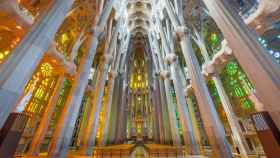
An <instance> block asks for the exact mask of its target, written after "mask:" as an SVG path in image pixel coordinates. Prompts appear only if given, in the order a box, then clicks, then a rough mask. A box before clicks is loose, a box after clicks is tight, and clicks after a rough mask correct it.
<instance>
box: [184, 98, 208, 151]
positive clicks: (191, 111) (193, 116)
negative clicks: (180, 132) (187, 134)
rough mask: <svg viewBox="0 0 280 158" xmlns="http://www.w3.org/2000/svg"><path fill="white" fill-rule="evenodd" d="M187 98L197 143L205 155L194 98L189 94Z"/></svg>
mask: <svg viewBox="0 0 280 158" xmlns="http://www.w3.org/2000/svg"><path fill="white" fill-rule="evenodd" d="M186 99H187V104H188V109H189V113H190V117H191V121H192V126H193V133H194V137H195V141H196V143H197V145H198V146H199V150H200V154H202V155H203V154H204V150H203V146H202V143H201V133H200V131H199V126H198V121H197V118H196V113H195V109H194V104H193V101H192V99H191V98H190V97H189V96H188V95H186Z"/></svg>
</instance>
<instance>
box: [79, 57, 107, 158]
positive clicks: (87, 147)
mask: <svg viewBox="0 0 280 158" xmlns="http://www.w3.org/2000/svg"><path fill="white" fill-rule="evenodd" d="M104 58H105V60H104V63H102V64H101V65H100V66H101V68H100V72H101V75H100V78H98V79H97V82H96V84H97V85H96V89H95V96H94V98H93V102H92V105H93V108H92V109H91V111H90V115H89V118H88V122H87V128H86V130H85V134H84V137H83V138H82V140H81V153H82V154H86V155H91V154H92V148H93V147H94V145H95V139H96V134H97V129H98V121H99V115H100V111H101V108H102V98H103V95H104V87H105V83H106V78H107V75H108V69H109V64H110V63H111V61H112V56H111V55H109V54H107V55H105V57H104Z"/></svg>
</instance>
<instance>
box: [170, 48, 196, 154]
mask: <svg viewBox="0 0 280 158" xmlns="http://www.w3.org/2000/svg"><path fill="white" fill-rule="evenodd" d="M166 59H167V61H168V62H169V64H170V71H171V77H172V80H173V83H174V89H175V92H176V98H177V105H178V110H179V117H180V120H181V123H182V129H183V136H184V140H185V144H186V145H187V147H188V148H190V151H189V152H190V154H198V153H199V148H198V144H197V142H196V141H195V137H194V132H193V129H192V122H191V117H190V114H189V110H188V107H187V104H186V99H185V93H184V89H182V87H183V84H182V78H181V76H180V74H179V72H178V70H180V68H179V67H178V63H177V57H176V55H175V54H169V55H168V56H167V57H166Z"/></svg>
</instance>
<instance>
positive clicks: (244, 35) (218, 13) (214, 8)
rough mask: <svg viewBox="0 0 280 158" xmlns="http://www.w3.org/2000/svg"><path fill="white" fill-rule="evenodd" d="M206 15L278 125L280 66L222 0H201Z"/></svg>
mask: <svg viewBox="0 0 280 158" xmlns="http://www.w3.org/2000/svg"><path fill="white" fill-rule="evenodd" d="M203 1H204V3H205V5H206V7H207V8H208V10H209V14H210V16H212V18H213V19H214V20H215V22H216V23H217V25H218V27H219V28H220V29H221V31H222V32H223V34H224V36H225V39H227V41H228V43H229V45H230V47H231V49H232V50H233V54H234V56H235V57H236V59H237V61H238V63H239V64H240V65H241V67H242V68H243V70H244V71H245V73H246V74H247V76H248V78H249V79H250V81H251V82H252V83H253V85H254V86H255V88H256V95H257V96H258V98H259V99H260V101H261V102H262V103H263V104H264V106H265V110H266V111H268V112H269V113H270V115H271V117H272V119H273V120H274V122H275V124H276V125H277V126H278V128H280V106H279V98H280V67H279V65H278V64H277V63H276V62H274V61H273V59H272V57H271V56H270V55H269V53H267V52H266V51H265V50H264V48H263V47H262V46H261V45H260V44H259V43H258V41H257V39H258V37H257V36H256V35H255V34H253V33H252V31H251V30H250V29H249V28H248V26H247V25H246V24H245V23H244V21H243V20H242V19H241V17H240V16H239V15H238V14H237V13H236V12H234V10H233V9H232V8H231V6H230V4H229V3H228V2H227V1H226V0H203Z"/></svg>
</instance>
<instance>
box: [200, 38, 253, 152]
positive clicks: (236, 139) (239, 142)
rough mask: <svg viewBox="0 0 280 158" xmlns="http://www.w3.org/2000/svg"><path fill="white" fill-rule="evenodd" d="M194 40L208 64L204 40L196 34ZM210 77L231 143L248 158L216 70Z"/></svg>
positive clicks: (237, 124)
mask: <svg viewBox="0 0 280 158" xmlns="http://www.w3.org/2000/svg"><path fill="white" fill-rule="evenodd" d="M195 40H196V43H197V44H198V45H199V47H200V49H201V53H202V56H203V58H204V60H205V62H206V63H208V62H210V57H209V54H208V52H207V49H206V46H205V43H204V40H203V39H202V37H201V36H200V35H198V33H197V39H195ZM210 75H212V76H211V78H212V80H213V81H214V84H215V87H216V88H217V91H218V94H219V96H220V99H221V102H222V105H223V109H224V111H225V113H226V116H227V120H228V122H229V125H230V128H231V132H232V138H233V142H234V144H235V145H236V146H237V147H238V148H239V151H240V154H241V156H242V157H244V158H248V153H247V149H248V145H247V143H246V142H245V137H244V135H243V133H242V130H241V128H240V125H239V123H238V118H237V117H236V115H235V113H234V110H233V108H232V105H231V102H230V100H229V98H228V95H227V93H226V91H225V89H224V87H223V84H222V81H221V78H220V76H219V74H218V72H216V70H213V72H212V74H210Z"/></svg>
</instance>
